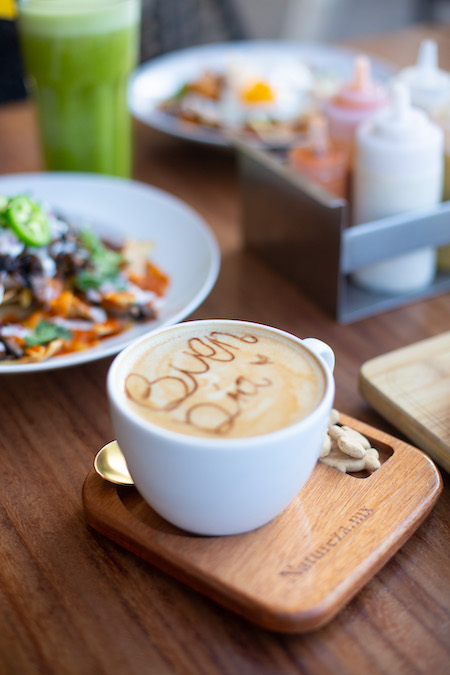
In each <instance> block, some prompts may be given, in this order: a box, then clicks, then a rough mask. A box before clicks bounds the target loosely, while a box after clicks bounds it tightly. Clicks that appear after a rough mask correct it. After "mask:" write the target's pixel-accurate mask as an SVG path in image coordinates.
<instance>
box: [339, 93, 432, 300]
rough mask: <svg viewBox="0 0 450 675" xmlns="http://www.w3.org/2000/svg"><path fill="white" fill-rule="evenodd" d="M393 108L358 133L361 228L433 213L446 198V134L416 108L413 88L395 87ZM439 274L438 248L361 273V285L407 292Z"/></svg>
mask: <svg viewBox="0 0 450 675" xmlns="http://www.w3.org/2000/svg"><path fill="white" fill-rule="evenodd" d="M391 94H392V105H391V107H389V108H387V109H385V110H382V111H379V112H378V113H376V115H375V116H373V117H372V118H371V119H370V120H367V122H365V123H363V124H362V125H361V127H360V128H359V129H358V132H357V139H356V160H355V172H354V177H353V178H354V186H353V188H354V192H353V197H354V202H353V208H354V213H353V222H354V224H355V225H358V224H361V223H366V222H369V221H374V220H378V219H380V218H385V217H387V216H391V215H395V214H399V213H403V212H406V211H411V210H413V209H418V208H427V207H430V206H433V205H435V204H437V203H438V202H440V200H441V195H442V179H443V163H444V139H443V133H442V130H441V129H440V128H439V126H438V125H437V124H435V123H434V122H432V121H431V120H430V119H429V118H428V116H427V115H426V114H425V113H424V112H423V111H422V110H419V109H417V108H413V107H412V106H411V104H410V98H409V92H408V89H407V87H406V86H405V85H404V84H401V83H395V84H394V85H393V86H392V90H391ZM435 269H436V252H435V250H434V249H433V248H432V247H425V248H420V249H416V250H412V251H411V252H409V253H405V254H402V255H400V256H395V257H389V251H386V259H385V260H383V261H382V262H380V263H376V264H373V265H370V266H367V267H364V268H360V269H359V270H356V271H355V272H354V273H353V275H352V277H353V280H354V281H355V282H356V283H357V284H358V285H360V286H363V287H364V288H367V289H369V290H373V291H376V292H381V293H407V292H412V291H416V290H419V289H421V288H424V287H426V286H427V285H429V284H430V283H431V282H432V281H433V278H434V275H435Z"/></svg>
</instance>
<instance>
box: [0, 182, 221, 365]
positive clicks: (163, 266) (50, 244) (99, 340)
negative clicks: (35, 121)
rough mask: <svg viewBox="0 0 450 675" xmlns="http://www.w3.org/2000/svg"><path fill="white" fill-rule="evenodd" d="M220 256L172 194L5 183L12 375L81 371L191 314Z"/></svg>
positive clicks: (0, 321) (2, 319) (1, 213)
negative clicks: (80, 366)
mask: <svg viewBox="0 0 450 675" xmlns="http://www.w3.org/2000/svg"><path fill="white" fill-rule="evenodd" d="M219 267H220V252H219V247H218V244H217V242H216V239H215V237H214V235H213V234H212V232H211V231H210V229H209V227H208V225H207V224H206V223H205V222H204V221H203V220H202V218H201V217H200V216H199V215H198V214H197V213H196V212H195V211H194V210H192V209H191V208H190V207H189V206H187V205H186V204H184V203H183V202H182V201H180V200H179V199H177V198H176V197H173V196H172V195H170V194H168V193H166V192H164V191H162V190H159V189H157V188H154V187H151V186H149V185H145V184H143V183H138V182H136V181H131V180H126V179H121V178H115V177H109V176H102V175H97V174H82V173H79V174H77V173H67V172H64V173H35V174H15V175H8V176H1V177H0V373H2V374H5V373H18V372H20V373H23V372H32V371H38V370H51V369H54V368H63V367H67V366H73V365H78V364H81V363H85V362H88V361H92V360H95V359H99V358H103V357H105V356H110V355H113V354H115V353H117V352H118V351H120V350H121V349H123V348H124V347H125V346H126V345H127V344H128V343H129V342H130V341H131V340H133V339H134V338H136V337H138V336H139V335H142V334H144V333H146V332H150V331H152V330H154V329H156V328H157V327H160V326H162V325H169V324H171V323H176V322H177V321H180V320H181V319H183V318H185V317H186V316H188V315H189V314H190V313H191V312H193V310H194V309H195V308H196V307H198V305H200V304H201V302H202V301H203V300H204V299H205V297H206V296H207V295H208V294H209V292H210V291H211V289H212V287H213V286H214V283H215V281H216V278H217V275H218V272H219Z"/></svg>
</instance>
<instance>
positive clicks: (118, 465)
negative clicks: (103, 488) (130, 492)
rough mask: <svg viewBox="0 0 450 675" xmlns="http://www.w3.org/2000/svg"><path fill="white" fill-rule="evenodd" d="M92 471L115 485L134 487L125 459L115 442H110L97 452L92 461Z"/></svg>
mask: <svg viewBox="0 0 450 675" xmlns="http://www.w3.org/2000/svg"><path fill="white" fill-rule="evenodd" d="M94 469H95V470H96V472H97V473H98V475H99V476H101V477H102V478H104V479H105V480H107V481H109V482H110V483H115V484H116V485H134V481H133V479H132V478H131V476H130V473H129V471H128V467H127V463H126V461H125V457H124V456H123V453H122V450H121V449H120V447H119V444H118V442H117V441H111V443H107V444H106V445H104V446H103V448H101V450H99V451H98V452H97V454H96V456H95V459H94Z"/></svg>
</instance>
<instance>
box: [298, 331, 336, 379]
mask: <svg viewBox="0 0 450 675" xmlns="http://www.w3.org/2000/svg"><path fill="white" fill-rule="evenodd" d="M303 344H304V345H305V346H306V347H308V349H310V350H311V351H312V352H314V354H316V356H318V357H319V358H320V359H322V361H325V363H326V365H327V366H328V368H329V369H330V370H331V372H333V370H334V363H335V357H334V352H333V350H332V349H331V347H329V346H328V345H327V344H325V342H322V340H318V339H317V338H305V339H304V340H303Z"/></svg>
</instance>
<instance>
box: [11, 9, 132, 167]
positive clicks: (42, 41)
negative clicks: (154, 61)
mask: <svg viewBox="0 0 450 675" xmlns="http://www.w3.org/2000/svg"><path fill="white" fill-rule="evenodd" d="M139 27H140V0H22V1H21V2H19V5H18V29H19V37H20V42H21V49H22V55H23V60H24V66H25V70H26V72H27V75H28V77H29V81H30V87H31V91H32V94H33V96H34V98H35V101H36V104H37V113H38V121H39V128H40V131H41V139H42V149H43V154H44V160H45V166H46V169H48V170H53V171H59V170H62V171H64V170H67V171H88V172H90V171H92V172H98V173H106V174H112V175H116V176H124V177H129V176H130V175H131V172H132V126H131V117H130V113H129V110H128V105H127V84H128V78H129V75H130V73H131V71H132V70H133V69H134V68H135V66H136V64H137V55H138V49H139Z"/></svg>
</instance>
